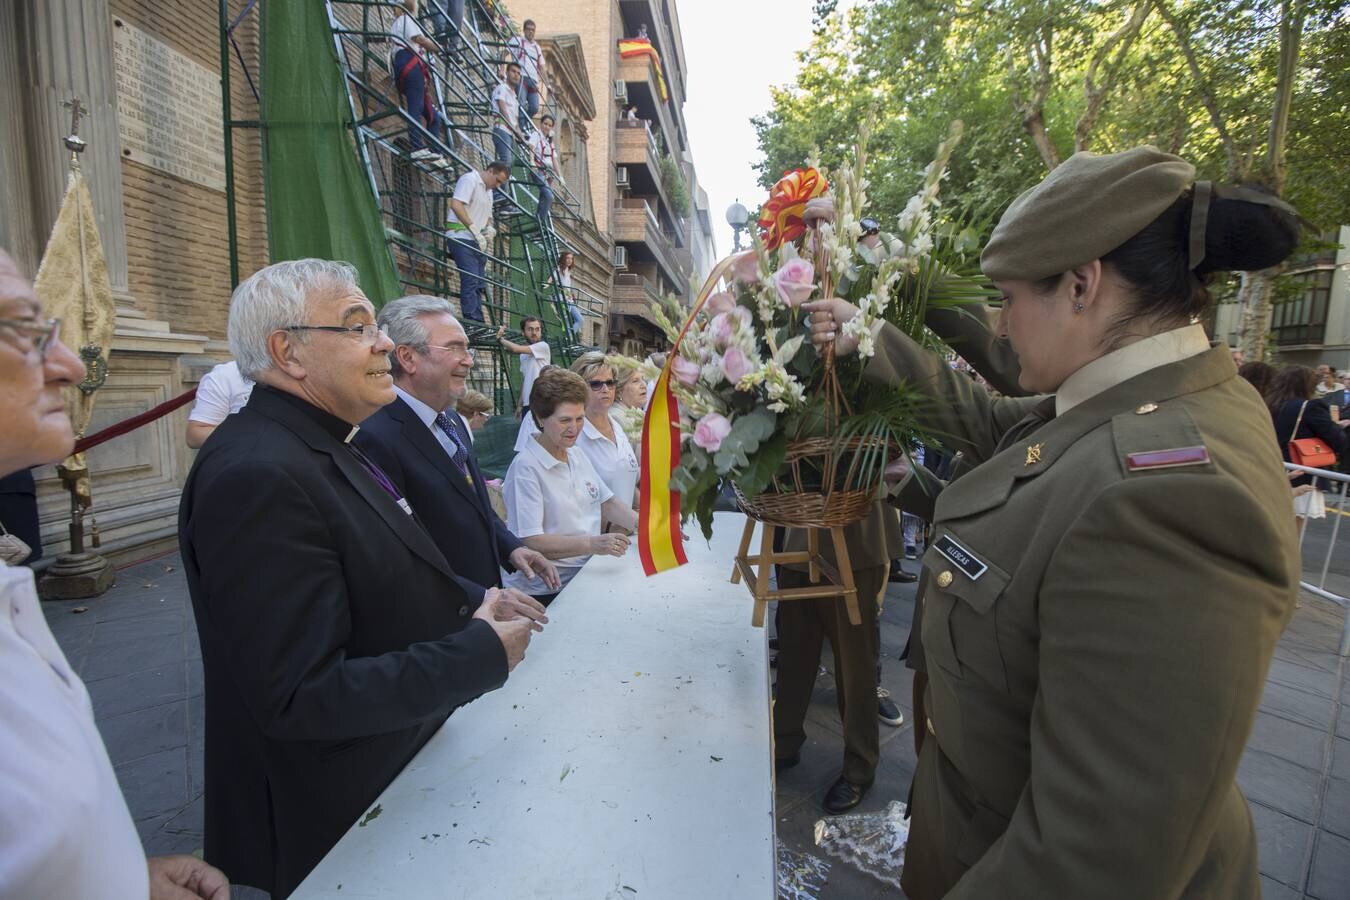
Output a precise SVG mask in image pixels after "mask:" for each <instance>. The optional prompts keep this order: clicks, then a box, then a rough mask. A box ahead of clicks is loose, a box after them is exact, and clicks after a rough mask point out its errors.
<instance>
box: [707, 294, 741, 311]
mask: <svg viewBox="0 0 1350 900" xmlns="http://www.w3.org/2000/svg"><path fill="white" fill-rule="evenodd" d="M703 308H704V309H706V310H707V311H708V315H710V316H716V315H720V314H721V313H727V312H731V311H732V310H733V309H735V308H736V296H735V295H734V294H732V293H731V292H730V291H722V292H721V293H717V294H713V295H712V296H711V297H709V298H708V302H707V304H706V305H705V306H704V307H703Z"/></svg>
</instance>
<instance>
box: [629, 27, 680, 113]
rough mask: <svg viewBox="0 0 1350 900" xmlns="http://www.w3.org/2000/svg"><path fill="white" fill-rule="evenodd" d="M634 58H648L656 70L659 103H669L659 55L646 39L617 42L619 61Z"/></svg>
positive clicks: (668, 93) (668, 92)
mask: <svg viewBox="0 0 1350 900" xmlns="http://www.w3.org/2000/svg"><path fill="white" fill-rule="evenodd" d="M635 56H650V57H651V60H652V68H654V69H655V70H656V88H657V90H659V91H660V92H661V102H662V103H668V102H670V91H668V90H666V76H665V75H664V74H663V73H662V71H661V55H660V54H659V53H657V52H656V48H655V47H653V46H652V42H651V41H649V40H647V38H624V39H623V40H621V41H619V59H632V58H633V57H635Z"/></svg>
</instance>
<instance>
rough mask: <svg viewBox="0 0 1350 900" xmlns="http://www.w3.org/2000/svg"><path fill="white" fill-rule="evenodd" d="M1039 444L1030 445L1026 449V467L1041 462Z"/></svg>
mask: <svg viewBox="0 0 1350 900" xmlns="http://www.w3.org/2000/svg"><path fill="white" fill-rule="evenodd" d="M1041 446H1042V445H1041V444H1032V445H1030V446H1029V447H1027V461H1026V465H1028V466H1030V465H1035V464H1036V463H1038V462H1040V461H1041Z"/></svg>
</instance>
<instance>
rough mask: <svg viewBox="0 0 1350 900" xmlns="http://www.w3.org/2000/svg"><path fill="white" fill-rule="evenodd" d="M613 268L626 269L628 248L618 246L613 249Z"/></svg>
mask: <svg viewBox="0 0 1350 900" xmlns="http://www.w3.org/2000/svg"><path fill="white" fill-rule="evenodd" d="M614 268H616V269H626V268H628V248H627V247H623V246H619V247H615V248H614Z"/></svg>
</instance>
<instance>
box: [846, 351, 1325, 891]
mask: <svg viewBox="0 0 1350 900" xmlns="http://www.w3.org/2000/svg"><path fill="white" fill-rule="evenodd" d="M876 346H877V351H876V356H875V357H874V358H873V359H872V360H871V362H870V363H869V365H868V368H867V370H866V371H867V376H868V377H869V378H872V379H875V380H877V381H878V382H880V383H886V384H894V383H898V382H899V381H901V380H903V379H908V380H909V381H910V382H911V383H912V384H916V385H918V386H920V387H922V388H923V389H924V390H925V391H926V392H928V393H929V394H930V395H931V396H932V398H933V399H934V400H935V401H937V402H935V403H934V404H933V406H932V407H931V409H930V410H929V411H928V413H927V417H928V419H929V421H928V422H927V425H928V426H929V427H930V428H932V429H933V430H935V431H937V432H940V433H943V434H945V435H946V438H945V440H946V442H947V443H948V444H949V445H950V446H951V447H952V448H953V449H955V450H959V451H962V452H964V453H965V454H966V455H967V456H968V457H969V458H970V459H971V461H972V462H974V463H982V465H978V467H977V468H975V469H974V470H973V471H971V472H970V473H969V474H967V475H964V476H963V477H962V478H961V479H959V480H957V481H955V482H953V483H952V484H950V485H948V486H947V487H946V488H945V489H944V490H943V491H942V493H941V495H940V496H939V497H938V499H937V502H936V507H935V513H934V517H935V518H934V534H933V541H932V543H931V545H930V547H929V548H928V549H927V551H926V552H925V554H924V558H923V566H924V572H925V575H926V577H927V578H928V580H929V582H930V584H929V590H928V592H927V596H926V601H925V602H926V609H925V613H924V620H923V630H922V642H923V646H924V651H925V653H926V655H927V664H928V672H929V677H930V682H929V687H928V691H927V695H926V698H925V702H926V705H927V709H928V718H927V721H926V722H925V723H923V727H926V728H928V729H929V732H930V735H929V737H930V739H929V740H927V741H925V742H924V746H923V751H922V753H921V754H920V758H919V763H918V769H917V772H916V774H915V786H914V803H913V806H912V811H913V822H912V825H911V830H910V838H909V845H908V847H907V850H906V859H905V870H904V877H903V885H904V888H905V891H906V893H907V894H908V896H909V897H910V898H911V900H935V898H938V897H947V898H952V900H966V898H971V900H989V898H1000V897H1017V898H1035V900H1060V898H1065V900H1069V898H1072V900H1088V898H1098V897H1100V898H1121V900H1149V898H1163V897H1167V898H1187V900H1190V898H1213V900H1242V898H1256V897H1259V896H1260V885H1259V882H1258V875H1257V864H1256V842H1255V837H1254V834H1253V830H1252V824H1251V817H1250V813H1249V812H1248V808H1247V802H1246V800H1245V798H1244V797H1243V796H1242V794H1241V793H1240V792H1239V790H1238V788H1237V786H1236V784H1235V782H1234V778H1235V774H1236V771H1237V765H1238V761H1239V758H1240V756H1241V754H1242V749H1243V745H1244V744H1245V743H1246V740H1247V737H1248V734H1249V731H1250V729H1251V725H1252V720H1253V717H1254V715H1255V713H1256V708H1257V704H1258V702H1259V700H1260V696H1261V691H1262V687H1263V684H1264V682H1265V677H1266V671H1267V668H1268V666H1269V663H1270V658H1271V654H1272V653H1273V651H1274V648H1275V644H1276V641H1277V640H1278V638H1279V635H1280V633H1281V631H1282V630H1283V628H1284V625H1285V623H1286V621H1287V620H1288V617H1289V615H1290V613H1291V612H1292V608H1293V604H1294V600H1295V598H1296V596H1297V591H1298V580H1299V570H1300V560H1299V554H1298V550H1297V537H1296V533H1295V528H1294V518H1293V513H1292V505H1291V493H1290V489H1289V485H1288V482H1287V480H1286V479H1285V477H1284V474H1283V470H1282V468H1281V465H1280V457H1279V451H1278V449H1277V448H1276V446H1275V441H1274V440H1273V439H1272V434H1271V424H1270V417H1269V414H1268V413H1267V412H1266V410H1265V408H1264V406H1263V405H1262V404H1261V402H1260V400H1259V399H1258V397H1257V395H1256V393H1255V391H1253V390H1252V389H1251V387H1250V386H1249V385H1248V384H1247V383H1246V382H1245V381H1242V380H1241V379H1239V378H1237V377H1236V371H1235V369H1234V366H1233V363H1232V360H1231V358H1230V357H1229V353H1228V351H1227V349H1225V348H1224V347H1222V346H1216V347H1211V348H1210V349H1209V350H1207V351H1205V352H1202V353H1200V354H1199V355H1197V356H1192V357H1190V358H1188V359H1183V360H1182V361H1180V362H1175V363H1170V364H1167V365H1162V366H1159V367H1157V368H1153V369H1150V370H1148V371H1146V372H1144V373H1143V374H1139V375H1136V376H1134V377H1132V378H1129V379H1128V380H1126V381H1123V382H1121V383H1119V384H1117V385H1115V386H1114V387H1111V388H1108V389H1107V390H1105V391H1103V392H1101V393H1099V394H1097V395H1096V396H1093V397H1091V398H1089V399H1087V400H1085V401H1083V402H1082V403H1080V404H1078V405H1077V406H1074V407H1072V408H1070V409H1068V410H1067V411H1066V412H1065V413H1064V414H1063V415H1061V416H1058V417H1055V416H1054V410H1055V406H1054V398H1025V399H1003V398H991V397H989V396H988V395H987V394H986V393H985V392H984V391H983V390H982V389H981V388H979V387H978V386H976V385H974V384H972V383H971V382H970V380H969V379H968V378H966V377H965V376H963V375H960V374H957V373H953V372H952V371H951V370H950V369H949V368H947V366H946V365H945V364H943V363H942V362H941V360H938V359H937V358H936V357H934V356H933V355H931V354H930V353H928V352H927V351H925V350H923V349H922V348H921V347H919V346H918V345H917V344H915V343H914V342H913V341H911V340H910V339H909V338H907V337H905V336H904V335H903V334H901V333H900V332H899V331H896V330H895V329H893V328H892V327H890V326H889V325H887V326H884V327H883V329H882V331H881V332H880V333H879V334H878V337H877V341H876ZM916 724H917V723H916Z"/></svg>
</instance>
